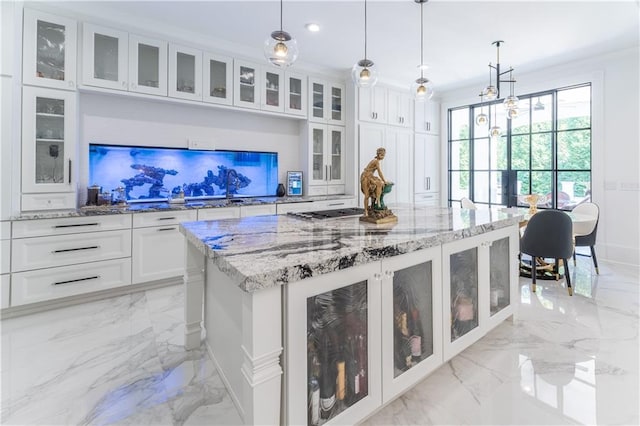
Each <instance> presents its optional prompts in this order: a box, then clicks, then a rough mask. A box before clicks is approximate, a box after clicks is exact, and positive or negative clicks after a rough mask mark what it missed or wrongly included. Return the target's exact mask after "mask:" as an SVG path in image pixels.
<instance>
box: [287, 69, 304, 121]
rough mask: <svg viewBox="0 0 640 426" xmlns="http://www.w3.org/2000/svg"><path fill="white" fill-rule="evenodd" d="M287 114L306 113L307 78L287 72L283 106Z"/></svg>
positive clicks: (302, 114)
mask: <svg viewBox="0 0 640 426" xmlns="http://www.w3.org/2000/svg"><path fill="white" fill-rule="evenodd" d="M284 111H285V112H286V113H288V114H295V115H301V116H306V115H307V78H306V77H305V76H302V75H297V74H292V73H289V72H287V73H286V77H285V106H284Z"/></svg>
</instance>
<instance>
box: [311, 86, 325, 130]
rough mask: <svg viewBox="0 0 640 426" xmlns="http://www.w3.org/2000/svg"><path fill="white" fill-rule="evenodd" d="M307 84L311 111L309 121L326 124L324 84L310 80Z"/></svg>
mask: <svg viewBox="0 0 640 426" xmlns="http://www.w3.org/2000/svg"><path fill="white" fill-rule="evenodd" d="M309 84H310V85H311V96H310V102H311V105H310V107H309V109H310V110H311V116H310V117H309V119H310V120H313V121H321V122H326V118H327V116H326V113H325V110H324V105H325V99H324V97H325V92H326V88H325V84H324V83H321V82H318V81H313V80H310V82H309Z"/></svg>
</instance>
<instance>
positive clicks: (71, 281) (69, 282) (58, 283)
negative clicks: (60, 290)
mask: <svg viewBox="0 0 640 426" xmlns="http://www.w3.org/2000/svg"><path fill="white" fill-rule="evenodd" d="M98 278H100V275H96V276H95V277H86V278H78V279H77V280H67V281H58V282H56V283H53V285H60V284H71V283H77V282H80V281H89V280H97V279H98Z"/></svg>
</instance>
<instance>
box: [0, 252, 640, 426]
mask: <svg viewBox="0 0 640 426" xmlns="http://www.w3.org/2000/svg"><path fill="white" fill-rule="evenodd" d="M600 269H601V273H600V275H596V274H595V271H594V270H593V268H592V267H591V264H590V259H589V258H584V257H579V258H578V267H577V268H572V281H573V283H574V286H575V295H574V296H573V297H569V296H568V294H567V291H566V289H565V287H564V281H561V282H559V283H558V282H555V281H539V284H538V291H537V293H531V291H530V286H529V282H530V280H528V279H521V280H520V298H519V299H520V304H519V309H518V312H517V314H516V316H515V318H514V321H513V322H511V321H507V322H504V323H503V324H501V325H500V326H498V327H497V328H496V329H494V330H493V331H492V332H491V333H489V334H488V335H487V336H486V337H485V338H483V339H482V340H480V341H479V342H477V343H476V344H474V345H472V346H471V347H470V348H468V349H467V350H465V351H464V352H462V353H461V354H460V355H458V356H456V357H455V358H453V359H452V360H451V361H449V362H448V363H446V364H444V365H443V366H442V367H440V368H439V369H438V370H436V371H435V372H433V373H432V374H431V375H430V376H429V377H427V378H426V379H425V380H424V381H423V382H421V383H419V384H418V385H416V386H415V387H414V388H413V389H412V390H410V391H408V392H407V393H406V394H405V395H404V396H402V397H401V398H399V399H397V400H395V401H393V402H392V403H390V404H389V405H387V406H386V407H384V408H382V409H381V410H380V411H378V412H377V413H376V414H374V415H373V416H372V417H370V418H369V419H367V420H365V422H364V423H363V424H364V425H367V426H369V425H408V424H413V425H432V424H447V425H448V424H457V425H460V424H468V425H471V424H484V425H495V424H503V425H507V424H508V425H512V424H553V425H563V424H624V425H631V424H635V425H637V424H639V423H640V416H639V412H638V411H639V402H638V401H639V400H640V395H639V379H638V378H639V355H638V352H639V343H640V342H639V339H638V322H639V294H640V293H639V288H640V274H639V270H638V268H632V267H628V266H621V265H613V264H608V263H605V262H602V265H601V266H600ZM182 304H183V292H182V288H181V286H174V287H168V288H163V289H156V290H150V291H146V292H141V293H135V294H131V295H126V296H121V297H115V298H111V299H107V300H103V301H99V302H92V303H86V304H83V305H79V306H74V307H67V308H62V309H57V310H52V311H47V312H43V313H39V314H33V315H29V316H23V317H17V318H10V319H5V320H2V321H1V322H0V326H1V327H2V330H1V334H2V340H1V342H2V348H1V351H2V352H1V355H2V362H1V371H0V374H1V381H2V383H1V391H2V395H1V412H0V421H1V423H2V424H3V425H89V424H90V425H103V424H121V425H200V424H202V425H204V424H206V425H233V424H239V423H240V419H239V417H238V414H237V413H236V410H235V407H234V405H233V402H232V401H231V399H230V398H229V395H228V394H227V392H226V391H225V388H224V385H223V384H222V382H221V380H220V378H219V376H218V374H217V372H216V371H215V368H214V367H213V365H212V363H211V361H210V360H209V359H208V357H207V355H206V353H205V352H204V351H202V350H196V351H189V352H185V351H184V350H183V348H182V346H181V343H182V339H183V311H182Z"/></svg>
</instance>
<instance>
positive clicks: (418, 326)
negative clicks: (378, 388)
mask: <svg viewBox="0 0 640 426" xmlns="http://www.w3.org/2000/svg"><path fill="white" fill-rule="evenodd" d="M440 259H441V254H440V247H439V246H437V247H433V248H429V249H426V250H420V251H418V252H413V253H409V254H405V255H401V256H396V257H393V258H389V259H384V260H383V261H382V276H383V281H382V300H383V304H382V318H383V322H382V324H383V327H382V333H383V334H382V374H383V386H382V393H383V402H386V401H389V400H391V399H393V398H394V397H395V396H397V395H398V394H400V393H402V392H403V391H405V390H406V389H408V388H409V387H411V386H412V385H414V384H415V383H416V382H418V381H419V380H422V379H423V378H424V376H425V375H426V374H428V373H429V372H431V371H433V370H434V369H436V368H437V367H438V366H440V365H441V363H442V345H441V344H440V342H441V339H442V319H441V318H442V292H441V285H440V283H441V272H440V267H441V266H440Z"/></svg>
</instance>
